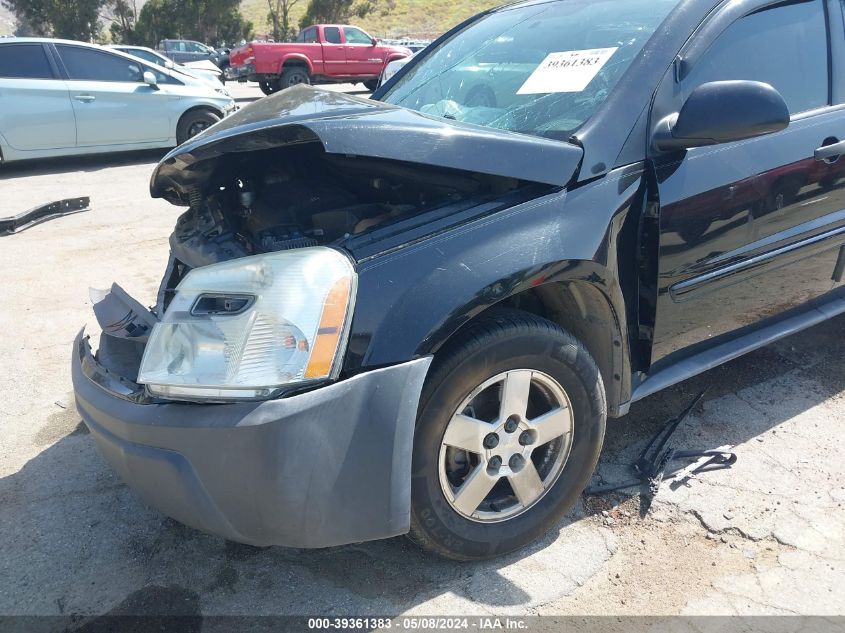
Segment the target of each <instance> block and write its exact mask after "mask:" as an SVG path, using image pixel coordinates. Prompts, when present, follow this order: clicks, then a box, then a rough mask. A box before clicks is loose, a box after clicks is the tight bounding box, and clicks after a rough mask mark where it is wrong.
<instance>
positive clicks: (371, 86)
mask: <svg viewBox="0 0 845 633" xmlns="http://www.w3.org/2000/svg"><path fill="white" fill-rule="evenodd" d="M379 83H381V82H380V81H379V80H378V79H369V80H368V81H365V82H364V88H366V89H367V90H369V91H370V92H375V91H376V90H377V89H378V87H379Z"/></svg>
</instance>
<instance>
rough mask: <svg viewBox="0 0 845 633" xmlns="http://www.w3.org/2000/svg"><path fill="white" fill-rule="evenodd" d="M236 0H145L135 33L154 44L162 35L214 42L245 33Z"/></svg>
mask: <svg viewBox="0 0 845 633" xmlns="http://www.w3.org/2000/svg"><path fill="white" fill-rule="evenodd" d="M251 32H252V23H251V22H248V21H246V20H244V18H243V16H242V15H241V12H240V0H149V2H147V4H145V5H144V8H143V9H141V12H140V13H139V15H138V21H137V22H136V25H135V37H136V40H137V41H138V42H140V43H144V44H146V45H147V46H155V45H156V44H157V43H158V42H159V41H161V40H163V39H166V38H187V39H193V40H199V41H201V42H207V43H211V44H214V45H218V44H220V43H221V42H233V41H238V40H240V39H242V38H246V37H248V36H249V35H250V34H251Z"/></svg>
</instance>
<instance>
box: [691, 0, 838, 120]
mask: <svg viewBox="0 0 845 633" xmlns="http://www.w3.org/2000/svg"><path fill="white" fill-rule="evenodd" d="M735 79H746V80H752V81H762V82H765V83H767V84H770V85H772V86H773V87H774V88H775V89H776V90H777V91H778V92H780V94H781V95H782V96H783V98H784V100H785V101H786V104H787V105H788V106H789V112H790V113H791V114H796V113H799V112H806V111H808V110H814V109H817V108H820V107H823V106H826V105H828V103H829V87H828V56H827V26H826V22H825V15H824V7H823V6H822V0H804V1H803V2H801V1H799V2H789V3H784V4H780V5H776V6H774V7H769V8H766V9H762V10H760V11H756V12H754V13H752V14H750V15H747V16H746V17H744V18H742V19H741V20H738V21H737V22H734V23H733V24H732V25H731V26H729V27H728V28H727V29H726V30H725V31H724V32H723V33H722V34H721V35H720V36H719V37H718V38H717V39H716V40H715V41H714V42H713V44H712V45H711V46H710V48H709V49H708V50H707V52H706V53H704V55H703V56H702V57H701V59H699V60H698V61H697V62H695V65H694V66H693V67H692V69H691V71H690V74H689V75H688V76H687V78H686V79H684V82H683V88H684V94H685V95H687V96H688V95H689V93H690V92H691V91H692V90H693V89H694V88H695V87H696V86H700V85H701V84H703V83H707V82H710V81H725V80H735Z"/></svg>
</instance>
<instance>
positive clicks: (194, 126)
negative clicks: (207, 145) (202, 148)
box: [176, 110, 220, 145]
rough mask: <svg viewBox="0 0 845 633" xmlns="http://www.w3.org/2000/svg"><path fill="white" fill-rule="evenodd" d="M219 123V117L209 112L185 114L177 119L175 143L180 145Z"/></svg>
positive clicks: (195, 111)
mask: <svg viewBox="0 0 845 633" xmlns="http://www.w3.org/2000/svg"><path fill="white" fill-rule="evenodd" d="M219 121H220V117H219V116H218V115H217V114H215V113H214V112H211V111H210V110H192V111H190V112H186V113H185V114H183V115H182V118H181V119H179V125H177V126H176V142H177V143H179V145H181V144H182V143H184V142H185V141H187V140H188V139H191V138H193V137H195V136H196V135H197V134H199V133H201V132H203V131H205V130H206V129H207V128H209V127H211V126H212V125H214V124H215V123H217V122H219Z"/></svg>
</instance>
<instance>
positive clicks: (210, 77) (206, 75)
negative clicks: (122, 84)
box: [108, 44, 229, 95]
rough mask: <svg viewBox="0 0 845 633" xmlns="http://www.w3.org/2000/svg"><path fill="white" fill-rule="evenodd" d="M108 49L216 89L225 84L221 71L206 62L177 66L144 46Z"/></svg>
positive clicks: (117, 46) (116, 45)
mask: <svg viewBox="0 0 845 633" xmlns="http://www.w3.org/2000/svg"><path fill="white" fill-rule="evenodd" d="M108 48H113V49H114V50H117V51H120V52H122V53H126V54H127V55H134V56H135V57H140V58H141V59H143V60H145V61H148V62H150V63H153V64H155V65H156V66H162V67H164V68H169V69H171V70H172V69H176V70H177V71H179V72H180V73H182V74H185V75H189V76H190V77H194V78H195V79H202V80H204V81H205V82H206V83H210V84H212V85H214V86H215V88H218V86H216V84H217V83H224V84H225V81H224V79H223V71H222V70H220V69H219V68H217V66H214V64H211V62H208V61H206V62H188V63H187V64H177V63H176V62H174V61H173V60H172V59H168V58H167V57H165V56H164V55H162V54H161V53H159V52H157V51H154V50H153V49H151V48H147V47H146V46H127V45H125V44H114V45H111V46H109V47H108ZM206 64H211V66H212V67H213V68H208V67H207V66H206ZM222 94H226V95H228V94H229V93H228V92H227V91H222Z"/></svg>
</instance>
